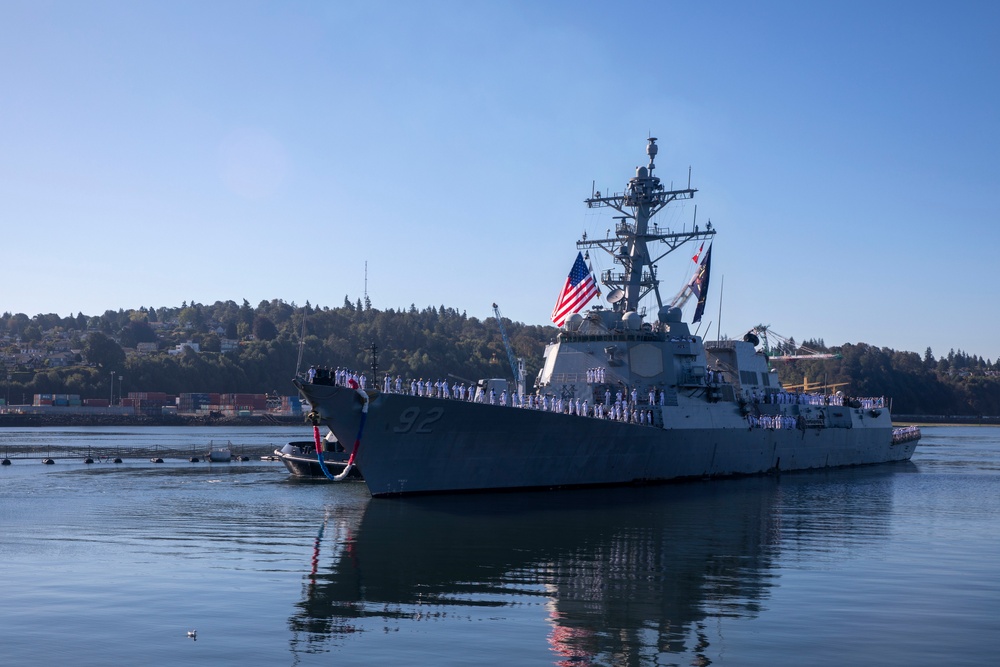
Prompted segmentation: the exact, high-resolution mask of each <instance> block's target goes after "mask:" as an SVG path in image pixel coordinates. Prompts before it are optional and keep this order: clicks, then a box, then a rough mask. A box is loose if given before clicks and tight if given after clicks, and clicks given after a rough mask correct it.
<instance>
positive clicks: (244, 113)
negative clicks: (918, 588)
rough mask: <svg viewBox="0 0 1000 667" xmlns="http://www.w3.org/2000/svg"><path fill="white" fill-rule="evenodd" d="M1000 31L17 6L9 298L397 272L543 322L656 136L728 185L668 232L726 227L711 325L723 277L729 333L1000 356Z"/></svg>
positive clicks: (761, 17)
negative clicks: (596, 207) (595, 199)
mask: <svg viewBox="0 0 1000 667" xmlns="http://www.w3.org/2000/svg"><path fill="white" fill-rule="evenodd" d="M998 25H1000V3H995V2H962V1H959V2H956V3H950V4H943V3H940V2H935V3H930V2H903V1H902V0H900V1H898V2H879V1H874V2H872V1H867V2H853V1H849V0H845V1H839V2H828V3H820V2H799V1H793V0H788V1H785V2H773V1H767V0H765V1H762V2H752V3H747V2H668V1H666V0H660V1H651V2H518V1H505V2H481V1H475V2H469V1H468V0H465V1H456V2H429V1H421V2H372V1H370V0H364V1H362V2H249V1H245V0H244V1H239V2H222V1H213V2H181V1H171V2H120V1H115V2H76V1H64V2H45V1H39V0H30V1H20V0H0V232H2V238H3V246H2V247H3V253H2V255H3V264H2V265H3V268H4V271H3V277H2V281H3V282H2V285H3V287H2V290H0V312H2V311H9V312H14V313H16V312H24V313H26V314H28V315H34V314H37V313H50V312H54V313H58V314H60V315H68V314H75V313H77V312H80V311H82V312H83V313H85V314H87V315H94V314H100V313H102V312H104V311H105V310H108V309H112V310H117V309H119V308H126V309H128V308H138V307H140V306H147V307H148V306H157V307H159V306H179V305H180V304H181V302H182V301H188V302H191V301H197V302H200V303H212V302H214V301H216V300H227V299H233V300H235V301H237V302H238V303H241V302H242V300H243V299H247V300H248V301H249V302H250V303H251V304H253V305H256V304H257V303H258V302H260V301H261V300H270V299H274V298H279V299H283V300H285V301H287V302H295V303H297V304H298V305H302V304H304V303H305V302H306V301H309V302H310V303H312V304H319V305H326V306H338V305H341V304H342V303H343V301H344V296H345V295H349V296H350V298H351V300H352V301H353V300H356V299H357V298H359V297H361V296H362V294H363V292H364V287H365V285H364V266H365V262H366V261H367V262H368V294H369V297H370V298H371V301H372V304H373V305H374V306H375V307H378V308H389V307H392V308H399V307H408V306H409V305H410V304H411V303H412V304H416V306H417V307H418V308H422V307H424V306H428V305H434V306H437V305H442V304H443V305H445V306H448V307H454V308H456V309H458V310H460V311H462V310H464V311H466V312H468V314H469V315H473V316H476V317H480V318H484V317H488V316H490V315H491V304H492V303H493V302H494V301H495V302H498V303H499V304H500V307H501V309H502V311H503V314H504V315H505V316H507V317H510V318H511V319H514V320H518V321H523V322H528V323H535V324H545V323H548V316H549V313H550V312H551V309H552V306H553V304H554V302H555V298H556V295H557V294H558V291H559V289H560V287H561V285H562V283H563V281H564V280H565V278H566V274H567V272H568V271H569V268H570V265H571V264H572V262H573V259H574V257H575V256H576V252H577V251H576V246H575V242H576V240H577V239H578V238H579V236H580V234H581V232H583V231H584V230H587V232H588V235H594V234H598V233H603V232H604V230H605V229H606V228H607V227H609V226H610V223H611V220H610V214H608V213H603V214H597V213H595V212H594V211H588V209H587V208H586V207H585V206H584V205H583V199H584V198H585V197H587V196H588V195H589V194H590V190H591V183H592V182H594V181H596V184H597V187H598V189H602V190H607V189H614V190H621V189H622V187H623V186H624V184H625V182H626V180H627V179H628V177H629V176H631V175H632V174H633V170H634V168H635V167H636V166H637V165H639V164H642V163H644V162H645V155H644V150H645V140H646V137H647V136H649V135H650V134H652V135H653V136H657V137H659V138H660V147H661V148H660V155H659V157H658V159H657V167H658V174H659V176H660V177H661V178H663V179H664V180H665V181H667V182H668V183H669V182H670V181H673V182H674V183H676V184H678V185H680V184H686V182H687V173H688V168H689V167H690V168H691V169H692V185H693V186H694V187H696V188H698V189H699V192H698V195H697V196H696V198H695V200H694V202H691V203H690V204H688V205H686V206H685V207H684V208H682V209H681V210H679V211H678V212H677V213H676V214H674V215H673V216H671V217H668V218H666V219H665V220H664V221H662V222H663V223H665V224H670V225H675V226H681V225H683V224H685V223H689V221H690V219H691V216H692V215H693V204H695V203H696V204H697V205H698V220H699V221H700V222H703V221H706V220H709V219H711V221H712V223H713V225H714V226H715V227H716V228H717V229H718V230H719V234H718V236H717V237H716V245H715V250H714V252H713V263H714V266H713V289H712V294H711V298H710V301H709V305H708V315H706V320H712V322H713V323H712V335H713V336H714V333H715V329H716V327H717V326H718V319H719V318H718V306H719V288H720V286H721V284H722V283H723V280H724V284H725V293H724V295H723V311H722V326H721V329H722V333H723V334H728V335H731V336H739V335H741V334H742V333H743V332H744V331H746V330H747V329H748V328H750V327H751V326H753V325H755V324H759V323H764V324H769V325H771V327H772V328H773V329H774V330H776V331H777V332H779V333H781V334H784V335H785V336H792V337H795V338H796V340H799V341H801V340H803V339H806V338H822V339H824V340H825V342H826V343H827V344H828V345H839V344H842V343H848V342H852V343H856V342H867V343H870V344H873V345H877V346H884V347H891V348H894V349H898V350H912V351H915V352H918V353H920V354H923V351H924V350H925V349H926V348H927V347H928V346H930V347H931V348H932V349H933V351H934V354H935V355H936V356H938V357H940V356H943V355H945V354H947V352H948V349H949V348H955V349H962V350H965V351H966V352H968V353H970V354H978V355H981V356H983V357H986V358H989V359H996V358H997V357H1000V336H998V335H997V333H996V332H997V330H998V329H1000V321H998V320H1000V314H998V310H1000V309H998V308H997V305H998V298H997V296H996V289H997V286H998V284H1000V261H998V259H997V254H998V250H1000V231H998V223H1000V203H998V200H997V194H998V183H1000V179H998V175H1000V173H998V168H997V163H998V159H1000V108H998V107H1000V105H998V94H1000V39H997V26H998ZM692 250H693V249H692ZM690 254H691V253H689V252H687V251H686V250H684V251H680V252H678V253H676V254H675V255H674V256H672V257H673V258H674V261H673V262H665V263H663V264H661V267H660V275H661V278H662V279H663V281H664V284H663V292H664V293H665V294H666V295H667V296H670V295H672V294H673V293H674V292H676V291H677V289H679V288H680V286H681V285H682V284H683V282H684V281H685V279H686V278H687V276H688V275H689V273H690V271H691V268H692V263H691V261H690ZM592 256H593V257H594V259H595V269H598V270H600V269H604V268H609V267H610V266H611V264H610V262H609V261H608V259H607V258H605V257H597V256H596V255H592ZM688 316H690V314H688ZM703 333H704V331H703Z"/></svg>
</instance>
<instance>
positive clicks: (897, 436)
mask: <svg viewBox="0 0 1000 667" xmlns="http://www.w3.org/2000/svg"><path fill="white" fill-rule="evenodd" d="M919 439H920V427H919V426H900V427H898V428H894V429H892V442H893V444H899V443H901V442H909V441H910V440H919Z"/></svg>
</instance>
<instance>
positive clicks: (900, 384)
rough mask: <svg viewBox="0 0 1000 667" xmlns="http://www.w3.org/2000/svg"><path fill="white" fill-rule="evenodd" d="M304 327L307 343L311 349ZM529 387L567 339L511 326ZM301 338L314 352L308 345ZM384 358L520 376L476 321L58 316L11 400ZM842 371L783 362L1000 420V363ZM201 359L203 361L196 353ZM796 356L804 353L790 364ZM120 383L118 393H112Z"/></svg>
mask: <svg viewBox="0 0 1000 667" xmlns="http://www.w3.org/2000/svg"><path fill="white" fill-rule="evenodd" d="M303 319H305V336H304V338H301V333H302V331H303V326H302V325H303ZM505 326H506V327H507V333H508V335H509V337H510V342H511V345H512V347H513V348H514V353H515V354H516V355H517V356H520V357H523V358H524V359H525V362H526V364H527V371H528V378H534V377H535V375H536V373H537V372H538V368H539V364H540V362H541V357H542V352H543V350H544V347H545V345H546V343H548V342H550V341H551V340H553V339H554V337H555V335H556V333H557V330H556V329H555V328H554V327H547V326H529V325H524V324H521V323H517V322H510V321H509V320H505ZM300 338H301V340H302V344H301V346H300ZM373 343H374V344H375V345H376V346H377V359H378V369H379V372H380V373H383V372H389V373H392V374H393V375H396V374H399V375H401V376H403V377H404V378H420V377H425V378H435V379H438V378H446V377H449V378H460V379H462V380H465V381H469V380H475V379H478V378H481V377H497V376H501V377H508V376H510V367H509V364H508V362H507V354H506V351H505V348H504V345H503V341H502V339H501V336H500V331H499V327H498V326H497V322H496V320H494V319H492V318H491V319H489V320H486V321H482V320H479V319H477V318H475V317H468V316H466V314H465V313H464V312H462V313H460V312H458V311H456V310H454V309H452V308H446V307H445V306H439V307H425V308H423V309H417V308H416V307H415V306H411V307H410V308H409V309H406V310H393V309H387V310H378V309H376V308H372V307H371V306H370V304H366V303H362V302H361V301H360V300H358V301H356V302H354V303H352V302H351V301H350V300H349V299H347V298H346V297H345V299H344V303H343V305H342V306H339V307H335V308H330V307H322V308H320V307H314V306H311V305H310V304H308V303H306V305H305V306H296V305H295V304H288V303H285V302H283V301H281V300H278V299H274V300H272V301H262V302H261V303H259V304H258V305H257V306H256V307H253V306H251V305H250V304H249V303H247V302H246V301H245V300H244V301H243V303H242V304H237V303H236V302H235V301H225V302H222V301H219V302H216V303H214V304H211V305H203V304H199V303H191V304H187V303H184V304H182V305H181V306H180V307H179V308H178V307H175V308H170V307H164V308H140V309H138V310H127V311H126V310H119V311H107V312H105V313H104V314H103V315H97V316H86V315H83V314H82V313H81V314H78V315H76V316H75V317H73V316H70V317H59V316H58V315H51V314H50V315H36V316H34V317H28V316H27V315H24V314H23V313H18V314H13V315H12V314H10V313H4V314H3V315H2V316H0V374H2V375H0V381H5V382H6V384H5V385H4V387H3V390H4V393H3V394H2V396H3V397H4V398H6V399H8V401H9V402H10V403H19V402H22V401H23V400H25V399H27V400H28V401H30V398H31V396H32V395H33V394H36V393H69V394H80V395H81V396H82V397H84V398H106V397H109V396H119V397H120V396H122V395H127V394H128V392H130V391H160V392H167V393H170V394H177V393H182V392H246V393H277V394H290V393H293V391H292V387H291V385H290V380H291V378H292V376H293V375H294V373H295V370H296V367H297V365H298V363H299V354H300V348H301V353H302V368H306V367H308V366H310V365H323V366H329V367H331V368H332V367H338V366H339V367H348V368H352V369H357V370H365V371H368V372H369V373H370V371H369V369H370V368H371V364H372V357H371V346H372V344H373ZM807 346H808V347H809V348H812V349H814V350H817V351H821V352H826V353H829V354H834V355H839V358H833V359H798V360H794V361H776V362H774V364H775V367H776V368H777V370H778V373H779V377H780V378H781V380H782V382H783V383H784V384H785V385H789V386H795V385H802V384H803V383H805V382H808V384H809V386H814V385H816V384H823V385H839V386H838V387H837V388H838V389H841V390H843V391H845V393H848V394H850V395H854V396H887V397H891V398H892V400H893V409H894V412H897V413H906V414H928V415H1000V373H998V368H997V365H996V363H993V362H990V361H988V360H984V359H982V358H980V357H976V356H971V355H968V354H965V353H963V352H961V351H959V352H955V351H950V352H949V353H948V355H947V356H945V357H942V358H940V359H935V358H934V355H933V353H932V352H931V350H930V349H927V350H926V351H925V353H924V355H923V356H922V357H921V356H920V355H918V354H916V353H914V352H900V351H896V350H892V349H889V348H884V347H883V348H879V347H875V346H872V345H868V344H865V343H857V344H845V345H842V346H839V347H827V346H825V345H824V344H823V342H822V340H812V341H807ZM196 347H197V350H196V349H195V348H196ZM789 347H791V348H792V349H797V348H796V346H795V344H794V342H793V341H789V342H788V343H785V344H784V348H786V349H781V348H779V349H775V350H771V353H772V354H774V355H778V354H781V353H783V352H784V353H787V352H789V349H787V348H789ZM112 382H114V383H115V384H116V386H115V387H112Z"/></svg>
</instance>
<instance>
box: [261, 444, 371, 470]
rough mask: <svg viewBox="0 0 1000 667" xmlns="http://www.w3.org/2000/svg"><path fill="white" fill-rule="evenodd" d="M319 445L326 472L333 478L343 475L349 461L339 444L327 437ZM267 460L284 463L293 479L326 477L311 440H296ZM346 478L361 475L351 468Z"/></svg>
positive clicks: (276, 451) (276, 450) (277, 450)
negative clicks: (321, 448) (321, 449)
mask: <svg viewBox="0 0 1000 667" xmlns="http://www.w3.org/2000/svg"><path fill="white" fill-rule="evenodd" d="M331 435H332V434H331ZM321 443H322V444H321V446H322V447H323V465H325V466H326V469H327V472H328V473H330V475H334V476H336V475H339V474H341V473H343V472H344V469H345V468H346V467H347V462H348V459H349V456H348V454H347V452H346V451H345V450H344V448H343V447H342V446H341V445H340V443H339V442H337V441H336V440H335V439H332V438H330V437H329V436H328V438H327V439H324V440H322V441H321ZM268 458H269V459H270V460H272V461H281V462H282V463H284V464H285V467H286V468H287V469H288V472H290V473H291V474H292V475H293V476H295V477H304V478H309V477H313V478H323V477H327V476H328V475H327V473H326V472H323V465H320V462H319V456H318V455H317V454H316V443H315V442H314V441H312V440H296V441H292V442H289V443H286V444H285V445H284V446H282V447H281V448H280V449H275V450H274V455H273V456H270V457H268ZM348 476H349V477H350V478H352V479H361V473H360V471H359V470H358V469H357V467H352V469H351V470H350V472H349V473H348Z"/></svg>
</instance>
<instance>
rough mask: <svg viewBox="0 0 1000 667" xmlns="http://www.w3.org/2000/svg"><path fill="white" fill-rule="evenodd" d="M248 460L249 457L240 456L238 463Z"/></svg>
mask: <svg viewBox="0 0 1000 667" xmlns="http://www.w3.org/2000/svg"><path fill="white" fill-rule="evenodd" d="M249 460H250V457H249V456H241V457H240V461H249Z"/></svg>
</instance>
